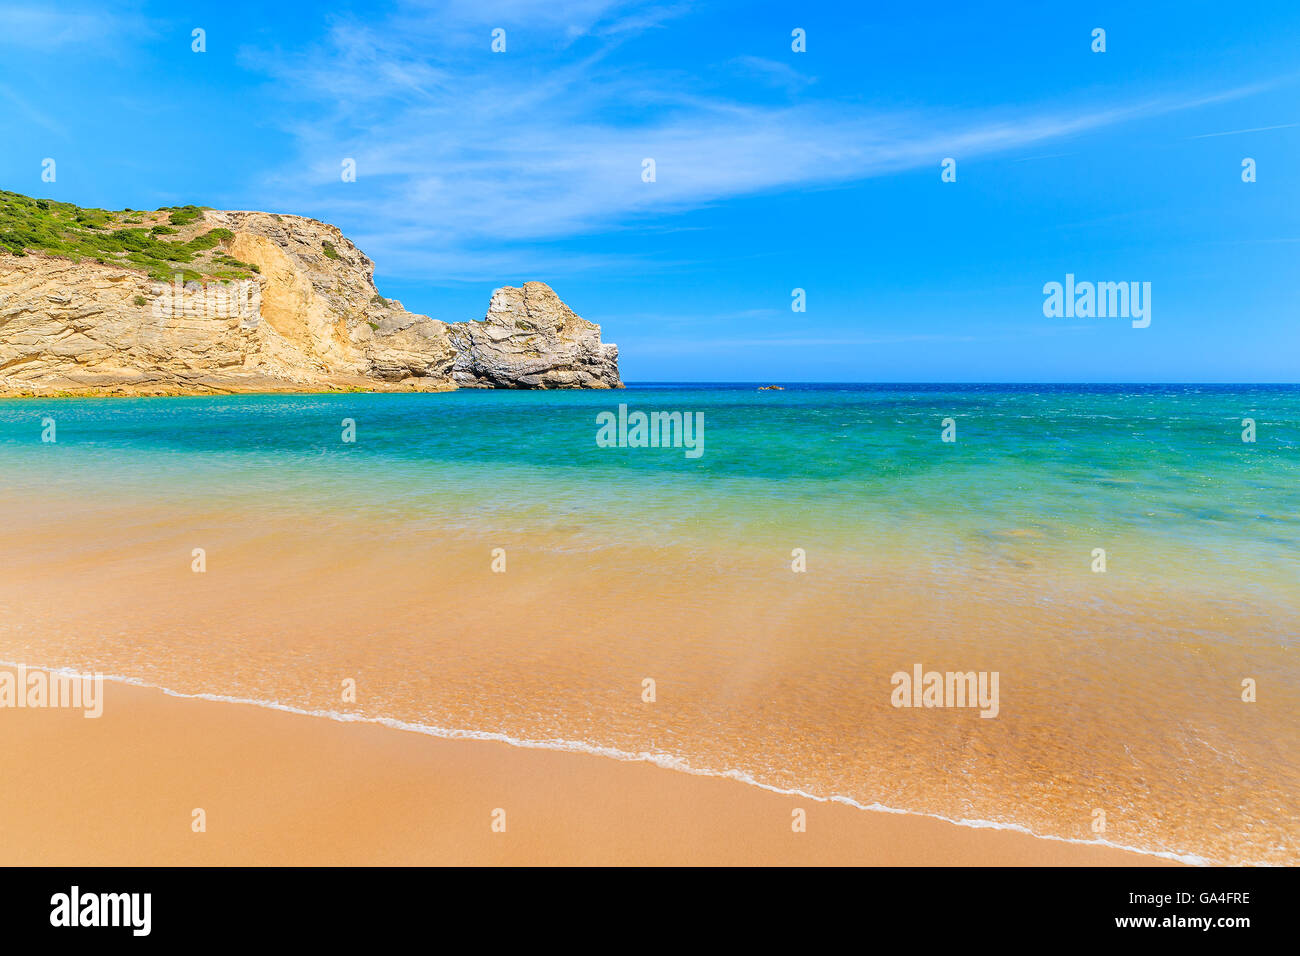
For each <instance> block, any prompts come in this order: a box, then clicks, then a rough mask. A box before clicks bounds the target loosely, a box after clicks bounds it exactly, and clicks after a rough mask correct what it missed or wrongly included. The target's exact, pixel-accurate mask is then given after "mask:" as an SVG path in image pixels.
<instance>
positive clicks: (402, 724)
mask: <svg viewBox="0 0 1300 956" xmlns="http://www.w3.org/2000/svg"><path fill="white" fill-rule="evenodd" d="M20 666H26V667H27V668H28V669H29V670H44V671H49V672H51V673H56V674H64V675H68V676H72V677H85V676H88V675H86V674H84V673H82V672H81V671H78V670H75V669H74V668H70V667H45V666H43V665H40V664H26V665H22V664H19V663H17V662H15V661H3V660H0V667H20ZM100 676H102V677H103V679H104V680H106V681H115V682H117V683H119V684H131V685H133V686H136V687H146V688H149V689H150V690H158V691H162V692H163V693H164V694H166V695H168V696H169V697H181V698H186V699H188V700H210V701H217V702H220V703H226V704H248V705H251V706H253V707H264V708H266V709H267V710H279V711H283V712H285V713H287V714H298V715H299V716H302V717H324V718H326V719H328V720H336V721H339V722H340V723H361V724H380V725H381V726H384V727H391V728H393V729H394V730H405V731H408V732H410V733H417V734H425V735H426V736H430V737H441V738H443V739H447V740H492V741H496V742H498V743H503V744H509V745H510V746H512V747H523V748H528V749H533V750H559V751H563V752H566V753H584V754H591V755H593V756H597V757H610V758H612V759H614V760H622V761H625V762H642V763H650V764H653V765H654V766H656V767H662V768H663V769H665V770H675V771H677V772H679V773H689V774H692V775H694V776H697V777H720V778H724V779H727V780H735V781H737V782H739V783H743V784H747V785H748V786H751V787H757V788H758V789H760V790H767V791H769V792H770V793H779V794H782V795H783V796H791V797H803V798H805V799H808V800H815V801H817V802H818V803H842V804H846V805H848V806H851V807H854V808H856V809H858V810H868V811H873V812H876V813H895V814H901V815H903V816H914V817H930V818H931V819H934V820H942V821H943V822H945V823H951V824H953V825H955V826H959V827H968V828H970V829H974V830H1010V831H1013V832H1016V833H1023V834H1026V835H1027V836H1031V837H1034V838H1035V839H1039V840H1055V841H1057V842H1058V843H1076V844H1079V845H1081V846H1104V847H1109V848H1111V849H1114V850H1126V851H1128V852H1129V853H1140V854H1142V855H1143V856H1151V857H1157V858H1159V859H1163V860H1173V861H1175V862H1178V863H1185V864H1188V865H1190V866H1211V865H1213V864H1212V862H1211V861H1210V860H1208V859H1206V858H1205V857H1202V856H1198V855H1196V854H1194V853H1180V852H1176V851H1172V850H1147V849H1143V848H1142V847H1135V846H1127V845H1125V844H1122V843H1115V842H1113V841H1111V840H1079V839H1075V838H1073V837H1063V836H1054V835H1052V834H1049V833H1036V832H1035V831H1033V830H1031V829H1029V828H1028V827H1026V826H1022V825H1021V824H1018V823H1001V822H998V821H996V820H978V819H976V820H972V819H967V818H962V819H954V818H952V817H946V816H943V815H942V814H939V813H929V812H926V811H923V810H903V809H900V808H899V807H889V806H885V805H884V804H883V803H862V802H860V801H858V800H855V799H853V798H852V797H846V796H844V795H842V794H832V795H831V796H829V797H827V796H821V795H819V794H815V793H809V792H808V791H807V790H801V789H798V788H786V787H777V786H774V785H773V784H768V783H763V782H762V781H761V780H756V779H754V778H753V777H752V776H750V775H749V774H747V773H745V772H744V771H742V770H712V769H708V768H704V767H693V766H691V765H690V763H689V762H688V761H687V760H686V759H685V758H684V757H679V756H676V755H674V754H666V753H651V752H649V751H641V752H639V753H635V752H632V751H628V750H619V749H618V748H616V747H603V746H600V745H597V744H589V743H587V742H585V741H580V740H560V739H551V740H527V739H523V738H519V737H512V736H510V735H509V734H502V733H496V732H494V731H485V730H459V729H455V728H448V727H434V726H431V725H429V724H420V723H414V722H411V721H407V720H399V719H397V718H395V717H366V716H363V715H361V714H349V713H346V712H343V711H337V710H310V709H307V708H304V707H296V706H294V705H292V704H282V703H280V702H279V701H272V700H259V699H257V698H252V697H232V696H229V695H226V694H209V693H200V694H189V693H185V692H183V691H178V690H172V689H171V688H169V687H163V686H162V685H161V684H151V683H149V682H148V681H145V680H141V679H140V678H138V677H126V676H122V675H119V674H102V675H100ZM1245 865H1247V866H1250V865H1257V864H1250V863H1246V864H1245Z"/></svg>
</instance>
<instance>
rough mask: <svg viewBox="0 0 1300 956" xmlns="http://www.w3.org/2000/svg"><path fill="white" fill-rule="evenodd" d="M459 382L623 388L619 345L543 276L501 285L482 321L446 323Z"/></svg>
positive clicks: (474, 384)
mask: <svg viewBox="0 0 1300 956" xmlns="http://www.w3.org/2000/svg"><path fill="white" fill-rule="evenodd" d="M448 334H449V336H450V338H451V341H452V343H453V345H454V346H455V348H456V362H455V364H454V365H453V367H452V374H453V376H454V378H455V380H456V384H458V385H462V386H479V387H486V388H622V386H623V382H622V380H621V379H620V378H619V375H618V346H617V345H607V344H604V343H602V342H601V341H600V326H598V325H596V324H594V323H592V322H588V321H587V320H586V319H583V318H579V317H578V316H577V315H575V314H574V313H573V310H572V309H570V308H569V307H568V306H567V305H565V304H564V303H563V302H561V301H560V297H559V296H558V295H556V294H555V293H554V292H553V291H552V290H551V287H550V286H548V285H546V284H545V283H542V282H525V283H524V285H523V288H519V289H515V288H504V289H497V290H496V292H494V293H493V294H492V302H491V304H490V305H489V306H488V311H487V316H486V317H485V318H484V320H483V321H482V322H465V323H458V324H455V325H451V326H448Z"/></svg>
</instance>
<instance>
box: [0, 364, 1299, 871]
mask: <svg viewBox="0 0 1300 956" xmlns="http://www.w3.org/2000/svg"><path fill="white" fill-rule="evenodd" d="M620 404H624V405H626V406H628V409H629V411H631V412H635V411H644V412H652V411H660V412H674V411H677V412H682V413H685V414H688V415H692V416H694V415H696V414H697V413H698V414H700V415H702V416H703V423H704V427H703V432H702V438H703V442H702V448H703V452H702V454H700V455H699V456H698V457H693V456H692V455H688V454H687V449H685V448H681V447H678V448H638V447H600V445H599V444H598V443H597V441H596V437H597V430H598V425H597V416H598V415H600V414H601V413H602V412H615V413H617V410H618V406H619V405H620ZM1244 419H1251V420H1253V422H1254V428H1255V441H1254V442H1244V441H1243V440H1242V435H1243V429H1244V428H1245V424H1244V422H1243V420H1244ZM47 420H52V421H53V423H54V428H55V429H56V438H57V441H55V442H43V441H42V440H41V437H42V433H43V431H44V432H48V425H49V422H48V421H47ZM345 420H347V421H350V422H352V423H353V424H354V427H355V441H351V442H347V441H344V440H343V432H344V428H345V427H346V424H345ZM948 420H950V421H948ZM945 426H950V428H949V431H950V432H952V431H953V430H955V439H956V440H955V441H944V440H942V436H943V433H944V430H945ZM0 476H2V478H3V486H4V489H5V490H4V493H3V495H4V504H3V505H2V506H0V516H3V518H4V529H3V530H2V531H0V569H3V570H4V572H5V573H4V583H3V584H0V610H2V611H3V612H4V621H3V623H0V659H3V660H9V661H23V662H26V663H30V664H44V665H54V666H70V667H77V668H83V669H95V670H101V671H104V672H107V673H112V674H116V675H119V676H123V677H127V678H131V679H138V680H143V681H146V682H150V683H156V684H158V685H160V686H164V687H168V688H171V689H174V690H177V691H180V692H183V693H207V694H216V695H222V696H229V697H234V698H239V699H252V700H257V701H263V702H267V703H275V704H278V705H281V706H290V707H293V708H296V709H302V710H307V711H311V712H318V713H322V714H333V715H335V716H340V715H345V716H348V717H361V718H365V719H382V720H388V721H393V722H397V723H400V724H402V725H403V726H408V727H416V728H422V729H425V730H426V731H427V732H431V733H456V734H474V735H484V736H488V737H499V738H502V739H509V740H513V741H516V742H521V743H522V742H527V743H534V744H542V745H547V746H557V747H566V748H570V749H587V750H592V751H594V752H600V753H606V754H609V755H617V756H622V757H624V758H627V759H652V760H656V761H658V762H660V763H663V764H665V765H667V766H672V767H677V768H679V769H691V770H695V771H697V772H707V773H720V774H728V775H731V776H735V777H738V778H740V779H744V780H746V781H748V782H751V783H755V784H758V785H763V786H769V787H773V788H775V789H780V790H788V791H791V792H794V793H801V794H807V795H811V796H813V797H816V798H820V799H839V800H844V801H848V802H852V803H855V804H859V805H862V806H874V807H885V808H889V809H894V810H900V811H906V812H916V813H929V814H934V815H938V816H942V817H945V818H947V819H952V820H957V821H964V822H967V823H973V824H978V825H998V826H1013V827H1021V828H1024V829H1027V830H1029V831H1030V832H1033V833H1037V834H1039V835H1041V836H1045V837H1054V838H1059V839H1079V840H1096V839H1104V840H1107V841H1109V842H1113V843H1116V844H1118V845H1123V846H1131V847H1135V848H1138V849H1142V850H1144V851H1146V852H1158V853H1167V854H1173V855H1176V856H1179V857H1181V858H1185V859H1193V860H1207V861H1211V862H1290V863H1294V862H1296V859H1297V853H1296V850H1295V838H1296V835H1297V830H1298V827H1297V817H1298V813H1297V810H1298V806H1297V799H1296V793H1297V792H1300V786H1297V785H1298V784H1300V755H1298V754H1297V741H1300V733H1298V732H1297V731H1300V724H1298V723H1297V717H1296V714H1297V712H1298V709H1297V704H1300V669H1298V668H1297V666H1296V663H1295V640H1296V633H1297V623H1298V622H1300V480H1298V479H1300V388H1297V387H1289V386H1276V387H1272V386H1252V387H1244V386H1122V385H1116V386H1110V385H1105V386H1100V385H1099V386H991V385H990V386H978V385H970V386H945V385H915V386H903V385H889V386H884V385H842V386H841V385H803V386H800V385H790V386H787V387H786V389H785V390H784V391H759V390H758V389H757V387H756V386H755V385H752V384H751V385H638V386H632V387H629V388H628V389H626V390H624V391H620V392H500V391H492V392H484V391H460V392H454V393H445V394H429V395H418V394H411V395H405V394H402V395H370V394H341V395H308V396H220V397H202V398H166V399H103V400H82V399H51V400H36V399H32V400H27V399H24V400H9V401H5V402H3V403H0ZM195 547H202V548H204V551H205V555H206V560H207V562H208V566H207V570H205V572H204V573H203V574H196V573H194V572H193V571H192V569H191V560H192V558H191V555H192V551H193V548H195ZM497 548H499V549H501V550H502V552H503V553H504V555H505V556H506V560H507V562H508V563H507V567H506V570H505V571H500V570H496V571H494V570H493V567H492V562H493V560H494V549H497ZM1097 549H1102V550H1104V551H1105V563H1106V569H1105V571H1104V573H1103V572H1100V571H1098V570H1095V568H1096V566H1097V561H1098V556H1097V554H1098V552H1097ZM800 555H802V557H799V556H800ZM799 561H802V563H803V565H804V566H805V567H806V570H805V571H799V572H796V571H795V570H792V563H795V562H799ZM917 663H920V664H923V665H924V666H925V668H926V669H930V668H932V667H933V668H935V669H938V670H941V671H950V670H953V671H962V672H965V671H969V670H976V671H981V670H983V671H997V672H999V674H1000V678H1001V682H1000V693H1001V703H1000V710H999V714H998V716H997V717H996V718H992V719H984V718H981V717H979V714H978V712H977V711H975V710H971V709H955V708H934V709H929V708H898V707H894V706H893V705H892V703H891V675H893V674H894V673H896V672H899V671H910V670H911V668H912V667H913V665H914V664H917ZM347 676H353V677H356V678H357V679H358V682H359V685H360V686H361V687H363V688H364V692H363V693H362V694H361V695H360V696H359V699H358V701H357V703H356V704H355V705H352V704H348V705H346V706H345V705H344V704H342V703H340V701H339V699H338V694H337V687H338V684H339V681H340V679H341V678H342V677H347ZM647 677H650V678H652V679H654V680H655V681H656V684H657V699H656V700H655V701H654V702H653V703H650V702H647V701H645V700H644V699H643V697H642V690H643V681H644V680H645V679H646V678H647ZM1243 680H1250V681H1254V683H1255V686H1256V687H1257V694H1258V697H1257V699H1256V700H1255V701H1254V702H1246V701H1243V700H1242V699H1241V698H1242V682H1243ZM1097 809H1102V810H1104V811H1105V812H1106V813H1105V816H1106V820H1107V828H1106V830H1105V832H1103V833H1098V832H1096V830H1095V829H1094V820H1095V819H1096V815H1095V813H1094V811H1095V810H1097Z"/></svg>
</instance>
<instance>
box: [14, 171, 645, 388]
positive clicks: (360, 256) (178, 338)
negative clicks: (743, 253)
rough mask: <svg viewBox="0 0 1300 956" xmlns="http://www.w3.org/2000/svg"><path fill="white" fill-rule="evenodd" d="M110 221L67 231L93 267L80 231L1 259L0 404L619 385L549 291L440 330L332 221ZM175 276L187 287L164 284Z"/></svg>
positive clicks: (496, 302)
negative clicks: (383, 291)
mask: <svg viewBox="0 0 1300 956" xmlns="http://www.w3.org/2000/svg"><path fill="white" fill-rule="evenodd" d="M9 195H14V194H9ZM20 198H25V197H20ZM29 202H37V201H34V200H29ZM45 208H48V207H45ZM69 208H71V209H76V208H77V207H69ZM188 208H192V207H188ZM81 212H84V211H81ZM98 212H102V211H98ZM104 215H105V216H106V217H108V220H107V222H106V223H104V224H102V225H97V224H95V223H93V222H89V221H88V222H85V223H82V222H81V220H80V218H79V219H78V220H77V223H78V224H79V225H85V226H86V227H87V228H86V229H84V230H82V231H81V232H79V233H77V234H76V236H75V237H74V238H76V239H77V241H78V242H80V243H81V245H80V246H78V247H77V249H76V251H77V252H79V253H80V252H84V247H85V245H86V242H87V241H89V240H83V239H82V238H81V237H82V236H90V237H91V239H92V240H93V241H94V242H95V243H96V245H95V246H94V249H93V250H92V254H93V258H92V257H88V256H86V255H84V254H79V255H73V254H71V253H68V252H66V251H65V248H64V247H65V246H66V245H67V242H69V241H71V240H66V236H67V235H72V233H58V234H57V235H58V237H59V239H60V240H66V241H62V244H61V243H60V242H55V241H53V240H50V241H49V242H48V243H47V245H48V246H49V248H40V247H39V246H38V247H37V248H31V247H30V245H31V244H35V240H31V239H29V240H27V241H26V242H22V243H19V242H18V241H16V240H12V241H10V242H9V246H8V248H5V247H3V246H0V394H6V395H16V394H28V395H30V394H35V395H45V394H59V393H73V394H128V395H171V394H194V393H209V392H247V391H312V390H335V389H365V390H381V391H391V390H418V391H438V390H445V389H452V388H456V387H485V388H619V387H621V386H622V382H621V381H620V379H619V372H618V348H617V346H614V345H608V344H604V343H602V342H601V340H600V327H599V326H598V325H595V324H593V323H591V322H588V321H586V320H585V319H582V318H579V317H578V316H577V315H575V314H574V313H573V312H572V311H571V310H570V309H569V308H568V306H566V305H565V304H564V303H563V302H562V301H560V298H559V297H558V296H557V295H556V294H555V293H554V292H553V291H551V289H550V288H549V287H548V286H546V285H545V284H543V283H541V282H525V283H524V284H523V286H522V287H521V288H504V289H498V290H497V291H496V292H495V293H494V294H493V296H492V300H491V304H490V306H489V308H488V311H487V316H486V318H485V319H484V320H483V321H481V322H475V321H471V322H457V323H445V322H440V321H437V320H435V319H432V318H429V317H428V316H425V315H417V314H414V313H411V312H407V311H406V310H405V309H404V308H403V307H402V304H401V303H400V302H397V301H396V300H390V299H384V298H382V297H381V296H380V295H379V293H378V291H377V290H376V288H375V284H374V278H373V277H374V263H373V262H371V261H370V259H369V258H367V257H366V256H365V254H364V253H362V252H361V250H359V249H358V248H357V247H356V246H354V245H353V244H352V243H351V242H350V241H349V240H348V239H347V238H346V237H345V236H343V234H342V233H341V232H340V231H339V230H338V229H336V228H335V227H334V226H331V225H328V224H327V223H322V222H317V221H316V220H313V219H306V218H302V217H299V216H284V215H274V214H269V213H261V212H221V211H216V210H205V211H197V210H196V211H195V215H196V216H197V217H198V218H197V219H196V220H195V221H186V219H187V218H188V217H187V216H176V215H175V214H173V215H172V217H171V218H170V219H168V218H167V213H166V211H159V212H158V213H139V212H132V211H130V210H127V211H125V212H124V213H105V214H104ZM114 216H119V217H120V216H125V217H127V218H124V219H118V220H113V218H112V217H114ZM167 222H171V223H173V224H177V223H179V224H177V225H174V226H168V225H165V224H166V223H167ZM123 223H130V224H133V225H136V226H138V227H139V228H131V227H129V226H127V227H122V228H118V229H116V230H114V227H120V226H122V224H123ZM2 227H3V223H0V231H2ZM92 229H93V230H94V231H91V230H92ZM12 232H13V230H11V233H12ZM160 235H166V236H167V237H168V240H169V241H168V242H165V243H164V242H160V241H159V239H158V237H159V236H160ZM172 235H174V236H175V239H174V240H172V239H170V237H171V236H172ZM141 237H143V238H141ZM4 238H5V236H4V235H3V234H0V239H4ZM113 239H115V240H116V241H110V240H113ZM25 246H26V248H25ZM160 246H165V247H166V248H167V249H172V248H175V249H179V250H184V252H183V253H182V252H177V253H173V252H165V253H162V254H160V253H158V252H157V251H156V249H157V248H158V247H160ZM141 249H143V250H145V252H147V253H148V257H153V258H148V257H146V255H145V254H144V253H142V252H140V251H139V250H141ZM15 250H16V251H17V253H18V254H11V253H12V252H13V251H15ZM133 250H135V251H133ZM60 253H62V254H60ZM172 256H178V257H180V258H181V259H182V260H183V265H180V264H176V263H174V262H173V261H172V260H171V257H172ZM146 262H152V263H153V265H152V267H149V266H142V265H141V263H146ZM173 266H174V269H175V272H176V273H177V274H178V275H180V276H181V280H180V281H177V280H172V281H168V282H164V281H162V280H163V278H164V275H165V274H166V273H168V272H171V271H172V269H173ZM241 276H242V278H240V277H241Z"/></svg>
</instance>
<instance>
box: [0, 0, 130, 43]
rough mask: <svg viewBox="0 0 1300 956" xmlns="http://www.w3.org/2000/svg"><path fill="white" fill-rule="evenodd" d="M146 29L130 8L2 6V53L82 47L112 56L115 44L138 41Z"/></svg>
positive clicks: (40, 5) (0, 27)
mask: <svg viewBox="0 0 1300 956" xmlns="http://www.w3.org/2000/svg"><path fill="white" fill-rule="evenodd" d="M145 29H146V23H145V20H144V19H143V18H142V17H141V16H139V15H138V14H137V13H136V12H135V11H134V10H131V9H129V8H126V9H121V8H119V9H118V10H116V11H109V10H107V9H103V8H102V7H99V6H81V7H76V6H73V5H72V4H65V3H60V4H57V5H53V4H50V5H46V4H38V3H28V4H8V3H6V4H0V49H3V48H5V47H23V48H27V49H32V50H44V51H50V52H52V51H55V50H62V49H66V48H69V47H79V48H82V49H85V50H88V51H90V52H92V53H100V52H103V53H109V52H111V51H112V50H113V45H112V41H113V40H115V39H116V38H119V37H123V36H127V35H131V36H133V37H136V38H138V37H139V36H140V35H142V33H143V32H144V31H145Z"/></svg>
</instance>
